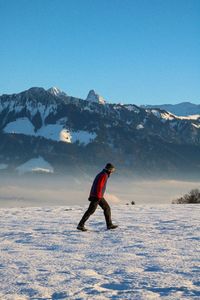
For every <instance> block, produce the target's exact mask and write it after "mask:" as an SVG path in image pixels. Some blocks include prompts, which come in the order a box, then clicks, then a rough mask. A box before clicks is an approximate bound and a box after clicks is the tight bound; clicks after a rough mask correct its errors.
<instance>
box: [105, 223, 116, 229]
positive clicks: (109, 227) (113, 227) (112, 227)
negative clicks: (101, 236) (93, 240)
mask: <svg viewBox="0 0 200 300" xmlns="http://www.w3.org/2000/svg"><path fill="white" fill-rule="evenodd" d="M117 227H118V225H114V224H111V225H109V226H108V227H107V229H115V228H117Z"/></svg>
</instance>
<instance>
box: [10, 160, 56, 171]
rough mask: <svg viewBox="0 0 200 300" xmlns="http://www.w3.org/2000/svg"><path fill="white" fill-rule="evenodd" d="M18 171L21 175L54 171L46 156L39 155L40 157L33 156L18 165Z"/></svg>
mask: <svg viewBox="0 0 200 300" xmlns="http://www.w3.org/2000/svg"><path fill="white" fill-rule="evenodd" d="M16 171H18V173H19V174H20V175H22V174H25V173H29V172H43V173H53V172H54V170H53V167H52V166H51V165H50V164H49V163H48V162H47V161H46V160H44V158H42V157H41V156H39V157H38V158H32V159H30V160H28V161H27V162H25V163H24V164H22V165H20V166H18V167H17V168H16Z"/></svg>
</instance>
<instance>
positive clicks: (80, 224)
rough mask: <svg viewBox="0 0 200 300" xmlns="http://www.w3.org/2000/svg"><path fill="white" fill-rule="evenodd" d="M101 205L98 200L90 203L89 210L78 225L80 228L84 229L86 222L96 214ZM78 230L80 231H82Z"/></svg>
mask: <svg viewBox="0 0 200 300" xmlns="http://www.w3.org/2000/svg"><path fill="white" fill-rule="evenodd" d="M98 204H99V201H98V200H92V201H91V202H90V205H89V207H88V209H87V211H86V212H85V213H84V215H83V217H82V219H81V220H80V222H79V224H78V227H80V228H83V227H84V224H85V222H86V221H87V220H88V219H89V217H90V216H91V215H92V214H93V213H94V212H95V210H96V209H97V206H98ZM80 228H78V229H80Z"/></svg>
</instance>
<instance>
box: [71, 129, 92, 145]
mask: <svg viewBox="0 0 200 300" xmlns="http://www.w3.org/2000/svg"><path fill="white" fill-rule="evenodd" d="M96 136H97V135H96V133H92V132H88V131H84V130H79V131H76V132H75V131H73V132H72V143H75V142H79V143H80V144H83V145H87V144H89V143H90V142H91V141H93V140H94V139H95V138H96Z"/></svg>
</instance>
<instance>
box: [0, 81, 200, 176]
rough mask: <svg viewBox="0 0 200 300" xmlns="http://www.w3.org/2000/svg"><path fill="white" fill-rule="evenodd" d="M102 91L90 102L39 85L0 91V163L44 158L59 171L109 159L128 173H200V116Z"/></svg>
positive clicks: (10, 165)
mask: <svg viewBox="0 0 200 300" xmlns="http://www.w3.org/2000/svg"><path fill="white" fill-rule="evenodd" d="M54 92H55V93H54ZM94 93H96V92H94ZM96 95H98V94H96ZM98 96H99V95H98ZM98 96H97V98H96V99H95V101H93V99H92V101H89V100H88V99H87V98H86V99H85V100H84V99H80V98H76V97H72V96H68V95H67V94H66V93H64V92H61V91H60V90H58V89H57V88H56V90H55V89H54V90H53V92H52V90H51V91H50V90H45V89H43V88H37V87H33V88H30V89H29V90H26V91H24V92H21V93H18V94H13V95H3V96H0V138H1V145H0V164H1V165H8V168H7V169H10V170H16V168H18V167H19V165H20V164H21V165H22V164H24V163H25V162H26V161H28V160H31V159H33V158H34V157H42V158H43V159H45V160H46V161H47V162H49V163H51V165H52V167H53V169H54V170H55V172H58V173H59V172H67V171H69V170H67V167H69V168H68V169H73V170H74V169H78V168H80V167H81V168H82V169H90V168H93V167H94V166H100V165H102V164H103V165H104V163H106V162H107V161H112V162H113V163H115V164H117V165H119V166H120V168H121V169H126V170H128V171H129V172H134V170H137V172H144V173H146V172H147V173H149V174H150V173H152V174H153V173H159V172H163V173H165V171H166V173H167V172H172V173H176V172H182V170H189V169H191V170H192V169H195V171H197V172H199V169H200V159H199V157H200V116H196V117H195V118H194V117H193V118H181V117H178V116H175V115H174V114H172V113H169V112H167V111H165V110H161V109H159V108H148V109H145V108H143V107H139V106H137V105H134V104H115V103H114V104H111V103H107V102H105V101H104V102H101V101H99V99H100V98H98ZM99 97H100V96H99ZM61 157H62V159H61Z"/></svg>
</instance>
